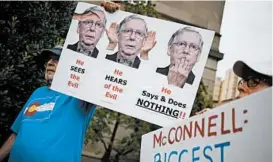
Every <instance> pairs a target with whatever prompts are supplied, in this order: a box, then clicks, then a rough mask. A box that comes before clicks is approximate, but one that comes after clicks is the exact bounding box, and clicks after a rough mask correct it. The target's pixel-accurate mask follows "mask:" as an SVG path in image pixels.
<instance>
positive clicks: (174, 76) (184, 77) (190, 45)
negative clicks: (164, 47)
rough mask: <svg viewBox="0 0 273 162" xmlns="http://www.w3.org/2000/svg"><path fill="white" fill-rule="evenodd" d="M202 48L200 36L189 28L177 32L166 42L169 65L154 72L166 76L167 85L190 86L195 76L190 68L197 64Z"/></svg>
mask: <svg viewBox="0 0 273 162" xmlns="http://www.w3.org/2000/svg"><path fill="white" fill-rule="evenodd" d="M202 47H203V38H202V36H201V34H200V33H199V32H197V31H195V30H194V29H192V28H190V27H185V28H182V29H179V30H177V31H176V32H175V33H174V34H173V35H172V36H171V38H170V40H169V42H168V51H167V55H168V56H170V65H168V66H167V67H163V68H157V69H156V72H157V73H159V74H162V75H166V76H167V79H168V84H170V85H174V86H177V87H180V88H183V87H184V85H185V84H186V83H187V84H189V85H192V84H193V82H194V79H195V75H194V73H193V72H192V68H193V67H194V65H195V64H196V63H197V62H198V60H199V57H200V53H201V51H202Z"/></svg>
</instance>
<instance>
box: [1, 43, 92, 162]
mask: <svg viewBox="0 0 273 162" xmlns="http://www.w3.org/2000/svg"><path fill="white" fill-rule="evenodd" d="M61 51H62V48H61V47H54V48H52V49H49V50H43V51H42V53H41V54H42V56H43V58H44V60H46V61H47V63H46V67H45V79H46V80H47V81H48V82H49V85H50V82H51V81H52V79H53V76H54V73H55V71H56V67H57V65H58V59H59V56H60V54H61ZM94 112H95V105H93V104H89V103H87V102H85V101H81V100H79V99H77V98H74V97H71V96H67V95H65V94H62V93H59V92H56V91H54V90H51V89H50V88H49V87H48V86H43V87H40V88H38V89H36V90H35V91H34V92H33V93H32V95H31V96H30V97H29V99H28V101H27V102H26V104H25V105H24V107H23V108H22V110H21V112H20V113H19V115H18V116H17V118H16V120H15V121H14V123H13V125H12V127H11V130H12V131H13V133H12V135H11V136H10V137H9V139H8V140H7V142H6V143H5V144H4V145H3V146H2V148H1V150H0V157H1V159H2V158H4V157H5V155H7V154H8V153H9V151H10V150H11V154H10V159H9V161H10V162H29V161H81V152H82V146H83V140H84V135H85V132H86V129H87V127H88V125H89V121H90V120H91V119H92V117H93V115H94ZM68 123H69V125H67V124H68Z"/></svg>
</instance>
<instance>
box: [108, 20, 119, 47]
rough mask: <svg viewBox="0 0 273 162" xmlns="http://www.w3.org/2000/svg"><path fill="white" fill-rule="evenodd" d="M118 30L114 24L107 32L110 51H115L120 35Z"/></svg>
mask: <svg viewBox="0 0 273 162" xmlns="http://www.w3.org/2000/svg"><path fill="white" fill-rule="evenodd" d="M116 29H117V23H112V24H111V25H110V28H109V30H106V34H107V37H108V39H109V45H108V47H107V49H108V50H113V49H114V48H115V47H116V45H117V42H118V35H117V32H116Z"/></svg>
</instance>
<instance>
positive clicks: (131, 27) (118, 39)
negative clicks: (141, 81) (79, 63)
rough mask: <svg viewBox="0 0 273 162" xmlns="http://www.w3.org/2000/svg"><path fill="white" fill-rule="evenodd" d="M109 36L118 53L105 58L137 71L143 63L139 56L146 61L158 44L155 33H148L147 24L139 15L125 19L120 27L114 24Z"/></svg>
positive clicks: (108, 33) (108, 32)
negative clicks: (146, 56)
mask: <svg viewBox="0 0 273 162" xmlns="http://www.w3.org/2000/svg"><path fill="white" fill-rule="evenodd" d="M111 29H115V30H116V31H115V32H113V30H112V31H111ZM107 36H108V38H109V40H110V42H111V40H112V42H115V43H117V45H118V51H117V52H116V53H114V54H111V55H110V54H108V55H106V57H105V58H106V59H108V60H111V61H114V62H118V63H120V64H123V65H126V66H129V67H133V68H136V69H138V68H139V66H140V63H141V60H140V58H139V55H140V57H141V58H143V59H145V55H146V53H148V52H149V51H150V50H151V49H152V48H153V47H154V46H155V44H156V41H155V32H148V28H147V23H146V22H145V20H144V19H142V18H141V17H139V16H137V15H130V16H127V17H125V18H124V19H123V20H122V21H121V23H120V24H119V25H116V24H115V23H113V24H112V25H111V27H110V30H109V31H107ZM147 38H149V39H147ZM115 43H114V44H115ZM114 46H115V45H114Z"/></svg>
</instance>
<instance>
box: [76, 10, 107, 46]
mask: <svg viewBox="0 0 273 162" xmlns="http://www.w3.org/2000/svg"><path fill="white" fill-rule="evenodd" d="M103 18H104V17H103V16H99V15H97V14H88V15H86V16H84V17H83V19H81V20H80V21H79V25H78V32H79V40H80V41H81V42H82V43H84V44H85V45H87V46H91V45H94V46H96V45H97V43H98V41H99V39H100V38H101V37H102V34H103V32H104V24H103Z"/></svg>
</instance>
